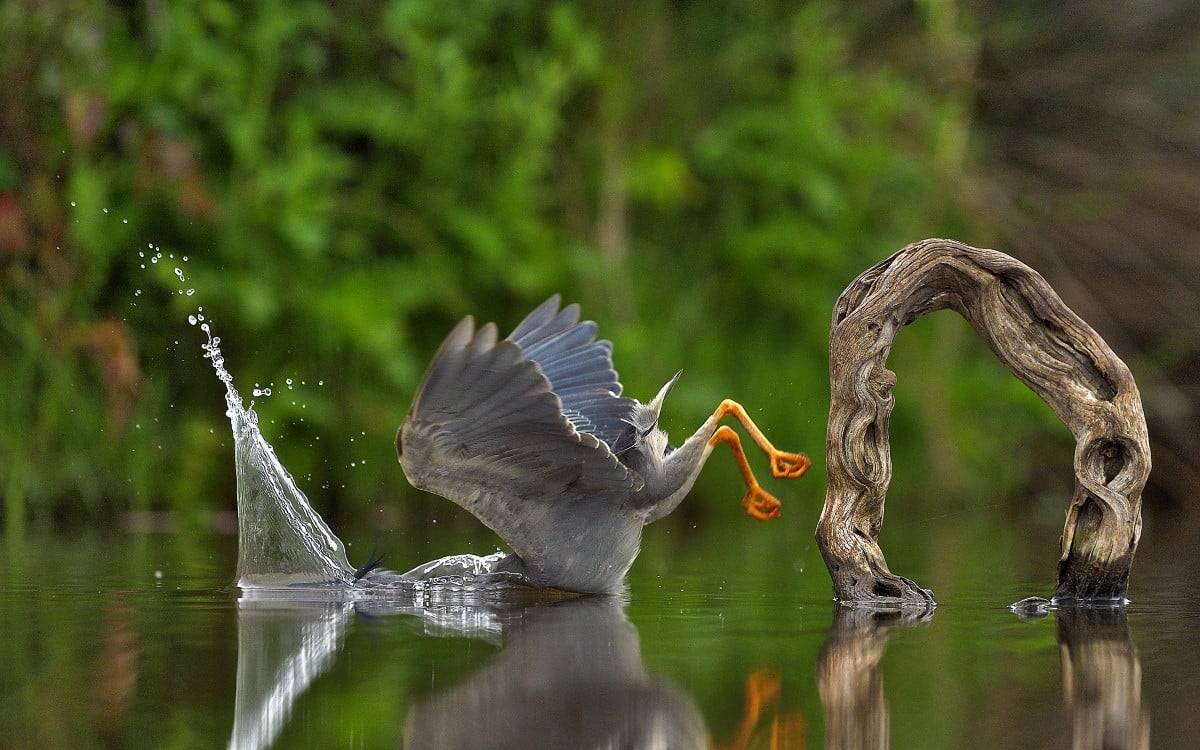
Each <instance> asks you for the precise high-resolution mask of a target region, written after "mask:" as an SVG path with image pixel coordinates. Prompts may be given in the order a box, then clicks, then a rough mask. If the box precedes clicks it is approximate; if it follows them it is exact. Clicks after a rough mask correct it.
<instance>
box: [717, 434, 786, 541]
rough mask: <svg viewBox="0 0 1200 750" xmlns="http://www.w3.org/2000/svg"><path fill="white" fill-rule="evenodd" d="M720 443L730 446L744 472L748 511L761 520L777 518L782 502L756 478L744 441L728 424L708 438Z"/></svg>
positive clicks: (743, 500) (734, 457) (744, 502)
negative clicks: (747, 456) (744, 447)
mask: <svg viewBox="0 0 1200 750" xmlns="http://www.w3.org/2000/svg"><path fill="white" fill-rule="evenodd" d="M719 443H725V444H727V445H728V446H729V450H730V451H732V452H733V460H734V461H736V462H737V466H738V471H740V472H741V473H742V479H743V480H744V481H745V482H746V496H745V497H744V498H742V507H743V508H745V509H746V513H747V514H749V515H750V516H751V517H752V518H757V519H758V520H760V521H770V520H771V519H772V518H776V517H777V516H778V515H779V506H780V502H779V501H778V500H776V499H775V497H774V496H773V495H772V494H771V493H769V492H767V491H766V490H764V489H763V488H762V487H761V486H760V485H759V483H758V480H757V479H755V478H754V472H753V471H751V470H750V462H748V461H747V460H746V452H745V451H744V450H742V441H741V440H740V439H739V438H738V436H737V433H736V432H734V431H733V429H732V428H731V427H729V426H728V425H721V426H720V427H718V428H717V431H716V432H714V433H713V436H712V437H710V438H709V439H708V444H709V445H711V446H713V447H716V446H717V445H718V444H719Z"/></svg>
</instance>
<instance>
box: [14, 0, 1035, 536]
mask: <svg viewBox="0 0 1200 750" xmlns="http://www.w3.org/2000/svg"><path fill="white" fill-rule="evenodd" d="M0 12H2V13H3V14H4V16H3V20H4V23H3V27H4V28H5V29H6V31H5V32H4V33H5V36H6V40H5V42H6V43H5V44H3V45H0V47H3V48H4V50H5V51H4V52H3V53H0V55H2V56H0V76H2V81H3V83H4V85H3V86H2V87H0V88H3V92H2V93H0V104H2V105H3V108H4V110H5V111H6V112H9V113H12V115H11V117H9V118H8V119H7V120H6V121H5V123H4V124H3V125H0V127H3V128H4V131H3V136H4V137H2V138H0V243H3V244H2V246H0V290H2V295H0V350H2V351H3V352H4V356H3V357H2V358H0V377H2V378H3V381H4V383H5V384H6V387H5V392H4V395H3V396H2V397H0V487H3V488H4V489H3V491H4V493H5V498H6V511H5V512H6V516H7V518H8V519H9V521H10V522H15V523H16V524H17V525H20V523H23V521H21V520H20V519H21V518H22V514H24V513H26V511H32V514H33V516H34V517H35V518H50V517H51V516H52V514H53V513H55V512H57V513H60V514H63V515H71V516H83V517H92V516H97V515H99V516H104V515H107V514H108V513H109V512H111V511H114V510H117V511H119V510H122V509H125V508H129V507H132V506H143V507H154V508H159V507H164V508H173V509H176V510H181V511H185V512H186V514H188V515H189V516H190V515H192V514H195V515H198V516H199V515H204V513H205V512H206V511H208V510H211V509H213V508H214V507H216V506H226V507H228V506H231V505H232V503H233V491H232V479H233V477H232V465H231V464H232V462H231V460H230V458H231V455H230V445H229V442H230V441H229V438H228V425H227V423H226V422H225V420H224V418H223V416H222V411H223V409H222V408H221V401H220V389H219V384H218V383H217V382H216V381H215V379H214V378H213V377H212V373H211V371H210V370H209V368H208V367H207V365H206V363H205V362H204V361H203V360H202V359H201V357H200V349H199V344H200V342H201V340H202V337H201V335H200V332H199V331H198V330H197V329H195V328H193V327H191V326H189V325H188V323H187V320H186V318H187V316H188V315H189V314H194V313H196V312H197V311H198V308H203V314H204V315H205V317H206V318H207V320H208V321H210V322H211V323H212V324H213V326H214V330H215V332H216V333H217V334H218V335H220V336H221V337H222V345H223V348H224V350H225V353H226V357H227V363H228V365H229V367H230V368H231V370H232V371H233V373H234V375H235V378H236V381H237V384H238V386H239V388H240V389H241V391H242V392H243V395H246V396H247V397H249V395H250V391H251V389H252V387H255V385H256V384H257V385H258V386H262V387H271V388H272V395H271V396H269V397H260V398H259V399H258V401H257V403H256V408H257V409H258V411H259V412H260V413H261V414H262V416H263V424H264V431H265V432H266V433H267V435H268V437H269V438H270V439H272V440H274V441H275V442H276V444H277V446H278V447H279V450H280V453H281V455H282V457H283V459H284V462H285V464H286V465H288V466H289V467H290V468H291V469H292V470H293V472H295V473H296V475H297V476H298V478H300V479H301V484H302V485H303V486H306V487H308V488H309V489H310V492H311V493H312V494H313V495H314V496H315V497H316V499H318V501H319V503H320V504H321V505H322V506H323V507H324V508H325V510H326V511H327V512H328V511H330V509H331V508H332V509H334V510H339V509H342V508H345V511H346V512H361V511H362V510H363V509H364V508H365V507H366V506H368V505H370V504H372V503H375V502H376V501H379V500H383V499H385V498H387V497H388V496H394V495H396V494H398V493H401V492H404V491H405V489H404V488H405V486H406V485H405V483H404V482H403V479H402V478H401V474H400V472H399V471H398V470H397V468H396V466H395V460H394V457H393V455H392V447H391V436H392V432H393V430H394V429H395V425H396V424H397V423H398V422H399V420H400V419H401V418H402V417H403V415H404V412H405V410H406V408H407V403H408V399H409V397H410V396H411V393H412V391H413V389H414V387H415V385H416V383H417V381H418V379H419V377H420V374H421V372H422V370H423V368H424V366H425V364H426V362H427V361H428V358H429V357H430V356H431V354H432V352H433V351H434V349H435V348H436V346H437V344H438V342H439V341H440V339H441V337H442V336H443V335H444V334H445V332H446V331H447V330H448V329H449V327H450V326H451V325H452V324H453V322H454V320H455V319H456V318H458V317H459V316H461V315H464V314H467V313H473V314H475V315H476V317H477V319H480V320H496V321H497V322H498V323H499V324H500V326H501V327H502V328H505V327H507V326H511V325H513V324H515V323H516V321H517V320H518V319H519V318H520V316H521V315H523V314H524V312H526V311H527V310H528V309H529V308H530V307H531V306H532V305H533V304H536V303H537V302H538V301H540V300H541V299H543V298H544V297H545V296H547V295H549V294H551V293H553V292H555V291H561V292H563V293H564V295H565V296H566V298H567V299H568V300H578V301H580V302H582V303H583V304H584V310H585V314H587V315H588V316H589V317H593V318H595V319H597V320H598V321H599V322H600V324H601V330H602V332H603V334H604V335H605V336H606V337H609V338H612V339H613V340H614V341H615V342H616V364H617V366H618V368H619V369H621V371H622V374H623V378H624V382H625V383H626V386H627V392H628V393H630V394H631V395H633V396H641V397H646V396H648V395H649V394H651V393H653V392H654V390H655V389H656V388H657V386H658V385H659V384H660V383H661V382H662V381H663V380H665V379H666V378H667V377H668V376H669V375H671V374H672V373H673V372H674V371H675V370H676V369H678V368H679V367H681V366H682V367H684V368H685V369H686V377H685V379H684V380H683V382H682V383H681V386H680V388H679V389H678V390H677V391H676V394H675V395H674V396H673V397H672V404H671V406H670V408H669V409H668V414H667V416H666V421H667V426H668V427H669V428H671V429H672V431H673V432H675V433H676V434H677V435H678V434H679V433H681V432H683V431H685V430H690V429H693V428H694V427H695V425H696V424H698V423H699V421H701V420H702V419H703V418H704V417H705V416H706V415H707V413H709V412H710V411H711V409H712V408H713V407H715V405H716V403H717V402H718V401H719V400H720V398H722V397H724V396H731V397H734V398H737V399H739V400H742V401H743V402H745V403H746V405H747V406H748V407H749V408H750V409H751V412H752V414H754V415H755V418H756V419H761V424H762V426H763V427H764V429H766V430H767V431H768V433H769V434H770V435H771V436H772V438H773V439H774V440H775V442H776V443H777V444H778V445H780V446H783V447H787V448H800V449H804V450H807V451H808V452H809V453H810V454H811V455H813V457H814V458H816V459H818V460H819V459H820V454H821V446H822V444H823V425H824V418H825V411H826V409H827V396H826V394H827V380H826V374H825V373H826V366H827V365H826V361H825V359H826V335H827V327H828V320H829V312H830V310H831V308H832V304H833V301H834V299H835V298H836V296H837V294H838V292H839V291H840V290H841V289H842V288H843V287H844V286H845V284H846V283H848V282H849V281H850V279H852V278H853V277H854V276H855V275H856V274H858V273H859V272H860V271H862V270H863V269H865V268H866V267H867V266H869V265H870V264H872V263H874V262H876V261H878V260H880V259H882V258H883V257H885V256H886V255H887V254H889V253H891V252H893V251H895V250H897V249H899V248H900V247H901V246H903V245H904V244H906V243H907V242H909V241H912V240H915V239H919V238H921V237H925V236H931V235H936V234H940V233H945V232H946V231H947V230H952V229H954V228H956V227H958V226H961V222H962V221H963V217H962V216H960V215H958V214H956V213H955V212H954V211H953V210H948V209H947V208H946V207H947V205H951V203H952V201H951V196H950V195H948V191H949V190H950V188H949V187H947V185H948V183H950V182H952V180H949V179H948V177H947V174H946V166H945V162H946V160H945V159H944V158H943V157H944V154H943V153H942V150H941V149H942V145H941V141H940V140H939V138H940V137H941V134H942V133H944V132H946V131H947V130H948V129H950V130H953V129H955V128H962V127H964V121H963V119H962V118H963V115H962V114H961V108H959V107H955V106H950V105H948V104H947V102H950V103H951V104H952V103H953V101H954V100H955V99H954V98H955V97H956V96H959V95H960V93H959V92H957V91H955V90H951V91H949V92H947V91H946V90H945V86H944V85H942V84H941V83H940V82H938V81H934V80H931V78H930V77H929V76H923V75H922V73H921V71H922V65H921V61H916V62H912V63H911V64H910V63H908V62H906V61H905V60H903V59H897V60H888V59H885V58H883V57H872V56H870V55H867V54H864V53H862V52H859V51H857V50H859V49H860V48H862V47H863V46H864V45H863V44H862V43H861V40H860V39H859V38H858V37H857V36H856V35H857V34H860V33H863V28H865V27H863V24H861V23H860V22H858V21H856V20H855V19H853V18H851V17H845V16H842V15H840V14H839V12H838V11H837V10H835V7H834V6H833V4H830V3H824V2H816V3H807V4H803V5H801V6H800V7H793V5H792V4H788V3H780V4H777V5H776V4H758V5H752V6H748V7H745V8H735V7H730V6H717V5H712V4H703V3H702V4H693V5H687V6H677V5H674V4H666V3H647V4H639V5H635V6H629V7H624V8H620V9H616V8H613V7H610V6H609V5H607V4H599V3H596V4H590V3H584V4H576V3H565V2H560V3H550V4H533V3H522V2H515V1H512V0H490V1H487V2H450V3H425V2H396V3H361V2H360V3H344V4H335V5H329V4H326V3H316V2H308V3H300V4H296V3H282V2H269V1H263V2H255V3H232V2H221V1H220V0H207V1H206V2H200V3H165V4H152V5H148V6H141V5H139V6H135V7H118V6H110V5H108V4H103V3H83V4H73V5H71V6H69V7H60V6H59V5H58V4H42V5H36V6H31V7H24V6H22V7H21V8H20V9H17V8H15V7H14V6H13V5H9V6H6V7H5V9H4V10H3V11H0ZM860 27H863V28H860ZM942 31H943V32H944V30H942ZM909 33H913V34H917V35H920V34H922V33H923V32H922V31H921V30H920V28H919V25H918V26H917V27H916V28H915V30H912V31H910V32H909ZM949 177H954V175H950V176H949ZM968 239H969V237H968ZM192 290H194V294H193V293H192ZM914 339H919V341H918V342H917V343H915V344H914V347H915V348H916V350H917V351H921V350H922V347H930V346H933V345H934V344H935V339H936V337H935V336H933V335H921V336H917V335H915V334H914ZM915 356H918V357H919V356H920V355H915ZM987 356H989V355H987V354H986V352H983V351H981V350H980V351H974V352H971V353H969V354H967V355H964V356H963V357H961V358H950V359H948V360H947V363H948V366H947V369H946V370H945V371H943V372H941V373H939V377H940V378H941V382H943V383H948V384H950V385H949V386H948V387H949V388H950V389H951V390H953V391H954V393H955V396H954V398H953V400H952V401H953V403H954V404H955V409H956V410H957V409H958V408H960V407H959V406H957V405H958V404H961V405H962V406H961V409H962V410H963V411H969V410H970V409H972V408H974V406H975V404H977V403H980V402H982V401H983V400H984V398H985V397H986V396H987V395H988V394H990V393H991V392H992V391H994V390H995V389H996V387H997V386H996V383H997V382H999V381H1000V380H1002V379H1004V378H1006V377H1007V376H1006V375H1004V374H1003V373H999V372H998V371H997V372H986V373H985V374H984V375H982V376H978V377H976V374H975V372H974V370H973V369H972V368H973V363H974V362H976V361H977V360H978V358H979V357H987ZM964 373H969V374H970V377H962V376H963V374H964ZM287 379H291V383H290V384H289V383H287ZM901 379H902V380H903V373H902V378H901ZM926 421H928V420H926ZM950 421H951V422H957V421H961V420H960V419H959V418H958V416H957V414H956V415H955V417H954V418H953V419H951V420H950ZM1031 424H1032V423H1030V422H1028V421H1026V422H1019V421H1017V420H1009V421H1006V422H1005V429H1006V432H1005V433H1004V434H1003V435H1001V436H1000V438H999V439H1000V440H1001V441H1002V442H1005V444H1009V445H1011V444H1016V443H1018V442H1019V441H1020V440H1021V438H1022V435H1023V434H1024V433H1025V432H1027V431H1028V430H1030V429H1032V427H1031ZM896 425H897V431H898V434H897V436H896V440H897V443H898V444H899V445H898V450H897V454H896V455H897V461H898V462H899V461H913V462H916V463H917V465H918V466H920V465H922V462H924V461H925V460H926V459H925V458H924V457H923V456H924V455H925V451H923V450H922V449H921V447H920V446H921V442H920V441H921V439H922V438H923V437H924V438H926V439H928V438H929V436H930V435H936V437H937V439H938V440H943V441H945V440H948V441H950V443H951V445H950V446H949V447H947V446H942V447H943V448H946V449H948V450H951V451H954V452H959V451H960V450H961V451H962V455H963V456H964V458H963V461H964V469H963V471H964V474H965V475H969V473H970V471H971V470H972V468H974V467H976V466H977V464H976V461H979V462H986V461H987V457H986V456H984V457H982V458H978V459H977V458H972V457H971V456H972V451H974V450H976V449H975V448H973V447H964V448H962V449H960V447H959V444H960V442H961V440H962V439H963V438H964V437H969V439H970V444H971V445H975V444H977V441H978V439H980V436H979V435H977V434H976V432H969V433H967V432H964V433H959V432H951V433H950V434H945V433H936V432H933V431H929V430H927V429H925V427H924V426H923V425H922V420H921V419H918V418H914V419H910V420H908V421H906V420H905V419H904V418H902V417H898V420H897V423H896ZM905 445H908V446H912V447H909V448H905V447H904V446H905ZM717 463H724V459H718V461H717ZM731 471H732V470H731V469H730V468H729V467H728V466H726V467H725V468H723V469H716V470H715V471H714V472H712V477H710V478H708V479H706V480H705V481H704V482H703V483H702V484H701V485H700V487H699V488H698V494H699V495H700V496H706V495H710V496H712V497H714V498H716V497H719V498H721V501H720V502H721V503H723V504H726V505H728V504H730V503H732V502H733V501H734V499H732V498H729V497H728V494H729V493H728V480H729V479H730V477H731ZM990 479H994V477H992V476H989V480H990ZM1017 479H1018V478H1017V477H1013V476H1009V477H1007V478H1004V479H1003V481H1008V482H1014V481H1017ZM804 481H805V482H806V483H807V484H805V485H803V486H800V485H797V486H796V488H795V489H793V488H792V487H788V488H786V490H784V492H785V493H786V494H785V499H786V496H787V495H791V496H793V497H803V498H804V502H806V503H810V502H812V503H815V502H819V496H820V492H821V487H820V479H819V472H814V476H813V477H812V478H810V479H808V480H804ZM405 507H406V508H409V509H413V512H417V513H419V512H420V509H421V507H422V506H421V505H420V502H419V501H414V502H410V503H407V504H406V505H405ZM10 525H11V523H10Z"/></svg>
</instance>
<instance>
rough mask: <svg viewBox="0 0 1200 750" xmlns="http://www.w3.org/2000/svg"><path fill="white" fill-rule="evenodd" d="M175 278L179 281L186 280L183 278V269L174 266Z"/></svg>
mask: <svg viewBox="0 0 1200 750" xmlns="http://www.w3.org/2000/svg"><path fill="white" fill-rule="evenodd" d="M175 276H177V277H178V278H179V280H180V281H187V279H186V278H184V276H183V269H182V268H180V267H179V266H175Z"/></svg>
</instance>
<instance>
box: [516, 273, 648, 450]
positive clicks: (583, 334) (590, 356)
mask: <svg viewBox="0 0 1200 750" xmlns="http://www.w3.org/2000/svg"><path fill="white" fill-rule="evenodd" d="M560 302H561V298H560V297H559V295H557V294H555V295H554V296H552V297H550V299H548V300H546V301H545V302H543V303H542V304H540V305H538V307H537V308H536V309H535V310H534V311H533V312H531V313H529V315H527V316H526V317H525V319H524V320H522V321H521V322H520V323H519V324H518V325H517V327H516V328H514V329H513V332H512V333H510V334H508V340H509V341H512V342H513V343H515V344H516V345H517V346H519V347H521V352H522V353H523V354H524V355H525V357H526V358H528V359H531V360H533V361H534V362H537V363H538V366H539V367H541V368H542V373H543V374H545V376H546V378H547V379H548V380H549V381H550V388H551V390H553V391H554V393H555V394H557V395H558V398H559V400H560V401H562V408H563V414H564V415H565V416H566V417H567V420H568V421H570V422H571V424H572V425H573V426H574V427H575V429H577V430H579V431H580V432H586V433H590V434H592V435H595V436H596V437H598V438H600V440H602V441H603V442H604V443H605V445H607V446H609V447H610V448H611V447H612V445H613V444H614V443H615V442H616V440H617V438H618V437H619V436H620V435H621V433H622V431H623V430H624V429H625V424H626V421H627V420H628V419H629V416H630V414H632V413H633V407H634V401H633V399H630V398H622V397H621V383H620V381H618V380H617V371H616V370H614V369H613V363H612V342H609V341H596V340H595V339H596V324H595V323H594V322H593V321H590V320H585V321H584V322H582V323H580V322H579V305H575V304H572V305H567V306H566V307H565V308H563V309H562V310H559V309H558V306H559V304H560Z"/></svg>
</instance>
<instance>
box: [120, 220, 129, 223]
mask: <svg viewBox="0 0 1200 750" xmlns="http://www.w3.org/2000/svg"><path fill="white" fill-rule="evenodd" d="M121 223H122V224H128V223H129V219H121Z"/></svg>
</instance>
